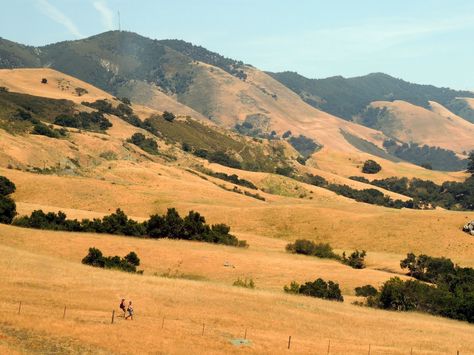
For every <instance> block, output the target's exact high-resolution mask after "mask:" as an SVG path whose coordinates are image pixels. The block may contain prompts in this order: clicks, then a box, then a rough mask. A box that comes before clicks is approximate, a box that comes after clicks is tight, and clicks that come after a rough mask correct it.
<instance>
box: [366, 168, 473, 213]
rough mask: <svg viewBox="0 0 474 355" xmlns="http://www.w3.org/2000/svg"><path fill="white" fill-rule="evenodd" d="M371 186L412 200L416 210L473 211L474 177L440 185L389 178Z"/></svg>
mask: <svg viewBox="0 0 474 355" xmlns="http://www.w3.org/2000/svg"><path fill="white" fill-rule="evenodd" d="M371 184H372V185H375V186H379V187H382V188H384V189H386V190H389V191H393V192H396V193H399V194H403V195H405V196H409V197H411V198H413V204H414V205H415V206H416V207H418V208H434V207H436V206H440V207H443V208H446V209H450V210H474V177H472V176H471V177H469V178H467V179H466V180H465V181H463V182H453V181H446V182H444V183H442V184H441V185H438V184H435V183H434V182H432V181H429V180H421V179H416V178H414V179H410V180H409V179H407V178H405V177H403V178H398V177H390V178H386V179H380V180H373V181H372V182H371Z"/></svg>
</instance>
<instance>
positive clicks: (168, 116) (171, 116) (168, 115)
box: [162, 111, 176, 122]
mask: <svg viewBox="0 0 474 355" xmlns="http://www.w3.org/2000/svg"><path fill="white" fill-rule="evenodd" d="M162 116H163V118H164V119H165V120H166V121H168V122H173V121H174V119H175V118H176V116H175V115H174V113H172V112H168V111H165V112H163V115H162Z"/></svg>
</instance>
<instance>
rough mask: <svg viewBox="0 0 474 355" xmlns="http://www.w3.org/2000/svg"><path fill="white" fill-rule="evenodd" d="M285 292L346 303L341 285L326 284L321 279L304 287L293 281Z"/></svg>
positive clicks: (330, 282) (285, 288)
mask: <svg viewBox="0 0 474 355" xmlns="http://www.w3.org/2000/svg"><path fill="white" fill-rule="evenodd" d="M283 290H284V291H285V292H287V293H294V294H301V295H305V296H311V297H317V298H323V299H327V300H333V301H338V302H343V301H344V298H343V297H342V293H341V290H340V288H339V284H337V283H335V282H333V281H328V282H326V281H324V280H323V279H321V278H319V279H317V280H315V281H313V282H311V281H310V282H306V283H305V284H303V285H300V284H298V283H297V282H295V281H293V282H291V284H290V285H289V286H285V287H283Z"/></svg>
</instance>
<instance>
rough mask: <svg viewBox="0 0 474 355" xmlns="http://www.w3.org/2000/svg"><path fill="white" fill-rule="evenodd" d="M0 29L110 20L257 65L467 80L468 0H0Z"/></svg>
mask: <svg viewBox="0 0 474 355" xmlns="http://www.w3.org/2000/svg"><path fill="white" fill-rule="evenodd" d="M0 2H1V3H2V7H1V9H2V10H1V12H0V37H2V38H6V39H9V40H12V41H15V42H20V43H23V44H28V45H35V46H39V45H45V44H49V43H54V42H58V41H64V40H75V39H80V38H85V37H88V36H91V35H94V34H97V33H100V32H104V31H108V30H114V29H118V16H117V12H118V11H120V14H121V27H122V30H127V31H133V32H136V33H139V34H141V35H143V36H146V37H150V38H153V39H167V38H176V39H183V40H185V41H188V42H192V43H194V44H197V45H201V46H203V47H205V48H207V49H209V50H212V51H215V52H218V53H220V54H222V55H224V56H226V57H230V58H233V59H238V60H242V61H244V62H245V63H249V64H252V65H254V66H255V67H257V68H259V69H262V70H266V71H285V70H290V71H296V72H298V73H300V74H302V75H304V76H306V77H309V78H324V77H328V76H334V75H342V76H345V77H352V76H360V75H365V74H368V73H372V72H384V73H387V74H390V75H393V76H395V77H398V78H402V79H405V80H408V81H411V82H415V83H421V84H433V85H436V86H443V87H451V88H454V89H469V90H473V89H474V71H473V69H474V68H473V67H474V45H473V44H474V43H473V42H474V1H471V0H449V1H447V0H409V1H408V0H396V1H383V0H377V1H374V0H330V1H329V0H327V1H322V0H292V1H290V0H199V1H197V0H172V1H170V0H165V1H163V0H0Z"/></svg>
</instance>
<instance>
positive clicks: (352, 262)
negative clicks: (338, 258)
mask: <svg viewBox="0 0 474 355" xmlns="http://www.w3.org/2000/svg"><path fill="white" fill-rule="evenodd" d="M366 255H367V253H366V251H365V250H362V251H361V252H360V251H358V250H356V251H355V252H353V253H352V254H351V255H349V257H346V252H344V253H342V263H343V264H346V265H349V266H350V267H351V268H353V269H364V268H365V257H366Z"/></svg>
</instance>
